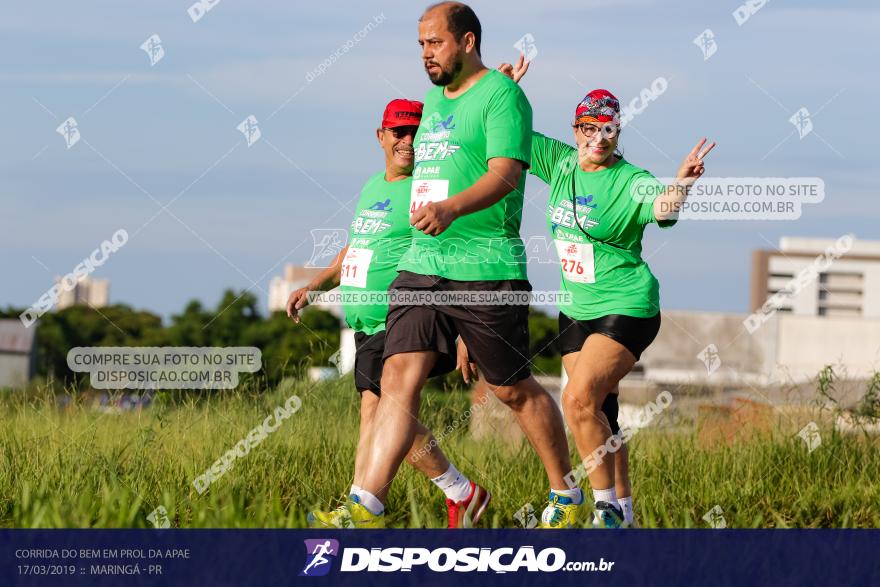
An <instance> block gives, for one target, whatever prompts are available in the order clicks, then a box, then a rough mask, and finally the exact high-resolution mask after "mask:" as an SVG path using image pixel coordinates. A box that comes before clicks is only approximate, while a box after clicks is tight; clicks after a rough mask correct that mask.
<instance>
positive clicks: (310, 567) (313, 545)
mask: <svg viewBox="0 0 880 587" xmlns="http://www.w3.org/2000/svg"><path fill="white" fill-rule="evenodd" d="M305 543H306V566H305V567H303V570H302V571H301V572H300V574H299V576H300V577H323V576H324V575H326V574H327V573H329V572H330V568H331V567H332V566H333V559H335V558H336V556H337V555H338V554H339V541H338V540H333V539H332V538H313V539H307V540H305Z"/></svg>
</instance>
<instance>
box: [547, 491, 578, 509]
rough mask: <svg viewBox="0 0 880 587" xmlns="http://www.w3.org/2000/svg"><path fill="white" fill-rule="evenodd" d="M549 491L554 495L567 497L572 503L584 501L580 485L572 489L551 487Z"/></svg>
mask: <svg viewBox="0 0 880 587" xmlns="http://www.w3.org/2000/svg"><path fill="white" fill-rule="evenodd" d="M550 491H552V492H553V493H555V494H556V495H561V496H562V497H567V498H569V499H570V500H571V502H572V503H574V504H578V505H580V504H582V503H583V502H584V494H583V492H582V491H581V488H580V487H575V488H574V489H553V488H552V487H551V488H550Z"/></svg>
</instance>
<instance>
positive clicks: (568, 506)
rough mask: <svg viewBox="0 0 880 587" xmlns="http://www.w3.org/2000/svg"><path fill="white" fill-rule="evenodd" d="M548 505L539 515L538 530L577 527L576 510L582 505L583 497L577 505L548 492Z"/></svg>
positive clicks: (572, 501) (569, 499)
mask: <svg viewBox="0 0 880 587" xmlns="http://www.w3.org/2000/svg"><path fill="white" fill-rule="evenodd" d="M549 500H550V503H548V504H547V507H546V508H544V513H543V514H541V524H540V525H539V526H538V528H573V527H574V526H576V525H577V510H578V507H580V506H581V505H582V504H583V503H584V498H583V495H581V500H580V501H579V502H577V503H575V502H574V500H573V499H571V498H570V497H565V496H564V495H559V494H557V493H555V492H553V491H551V492H550V497H549Z"/></svg>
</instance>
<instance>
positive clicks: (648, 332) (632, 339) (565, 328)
mask: <svg viewBox="0 0 880 587" xmlns="http://www.w3.org/2000/svg"><path fill="white" fill-rule="evenodd" d="M659 331H660V312H657V314H655V315H654V316H652V317H650V318H634V317H632V316H624V315H623V314H609V315H607V316H602V317H600V318H594V319H593V320H574V319H573V318H569V317H568V316H566V315H565V314H563V313H562V312H560V313H559V347H560V349H559V350H560V351H561V352H562V354H563V355H567V354H569V353H576V352H578V351H579V350H581V348H582V347H583V346H584V341H585V340H587V337H588V336H590V335H591V334H604V335H605V336H607V337H608V338H610V339H612V340H615V341H617V342H619V343H620V344H622V345H623V346H625V347H626V348H627V350H628V351H629V352H631V353H632V354H633V356H634V357H635V358H636V361H638V360H639V358H640V357H641V356H642V353H643V352H645V349H646V348H648V345H650V344H651V343H652V342H654V339H655V338H656V337H657V333H658V332H659Z"/></svg>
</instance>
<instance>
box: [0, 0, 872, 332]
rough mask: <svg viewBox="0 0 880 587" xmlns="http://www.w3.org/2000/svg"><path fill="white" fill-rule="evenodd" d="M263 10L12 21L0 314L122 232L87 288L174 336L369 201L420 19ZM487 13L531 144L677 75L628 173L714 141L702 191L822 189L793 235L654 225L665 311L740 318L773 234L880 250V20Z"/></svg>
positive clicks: (776, 6)
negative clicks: (704, 49)
mask: <svg viewBox="0 0 880 587" xmlns="http://www.w3.org/2000/svg"><path fill="white" fill-rule="evenodd" d="M255 4H256V3H245V2H240V1H235V0H220V1H219V2H218V3H217V4H216V5H214V7H213V8H212V9H211V10H210V11H209V12H207V13H206V14H205V15H204V16H203V17H202V18H201V19H200V20H199V21H198V22H193V21H192V19H191V18H190V17H189V16H188V15H187V8H188V6H189V5H190V2H188V1H187V0H184V1H182V2H170V1H167V2H151V3H121V2H110V1H106V2H105V1H96V2H90V3H69V2H40V3H18V4H17V5H15V6H13V5H12V4H11V3H4V4H3V5H2V7H0V49H2V50H0V63H2V67H0V103H2V113H3V117H4V125H3V126H4V133H3V139H2V141H0V197H2V200H3V203H4V206H3V210H4V213H3V214H2V215H0V247H2V250H3V255H2V257H0V271H2V275H3V276H4V278H3V279H2V288H0V304H4V305H5V304H13V305H17V306H25V305H29V304H31V303H32V302H34V301H35V300H36V299H37V298H38V297H39V296H40V295H41V294H42V293H43V292H45V291H46V290H47V289H48V288H49V287H50V286H51V285H52V283H53V278H54V276H55V275H63V274H65V273H67V272H69V271H71V270H72V269H73V267H74V266H75V265H76V264H77V263H78V262H79V261H81V260H82V259H83V258H84V257H85V256H87V255H88V254H89V253H90V252H91V251H92V250H93V249H94V248H95V247H96V246H98V245H99V243H100V242H101V241H102V240H104V239H108V238H110V236H111V235H112V234H113V233H114V231H116V230H117V229H119V228H125V229H126V230H127V231H128V232H129V234H130V235H131V238H130V241H129V243H128V244H127V245H126V246H125V247H124V248H123V249H121V250H120V251H119V252H118V253H117V254H116V255H114V256H112V257H111V258H110V260H108V261H107V263H106V264H105V265H104V266H102V267H101V268H99V269H98V270H97V271H96V272H95V274H94V276H95V277H106V278H109V279H110V280H111V299H112V301H123V302H126V303H128V304H131V305H133V306H135V307H137V308H145V309H149V310H152V311H155V312H158V313H160V314H162V315H166V316H167V315H169V314H171V313H174V312H177V311H179V310H181V309H182V308H183V306H184V304H185V303H186V302H187V301H188V300H190V299H192V298H199V299H201V300H202V301H203V302H205V303H206V304H209V305H214V304H215V303H216V302H217V301H218V299H219V297H220V295H221V292H222V290H223V289H224V288H228V287H232V288H236V289H242V288H251V289H252V291H253V292H254V293H255V294H256V295H257V296H258V298H260V300H261V303H262V304H263V305H264V306H265V303H266V294H265V291H266V290H267V289H268V282H269V279H270V278H271V277H272V276H273V275H276V274H279V273H280V272H281V268H282V266H283V264H284V263H286V262H292V263H297V264H301V263H304V262H305V261H306V260H307V259H308V258H309V256H310V254H311V249H312V245H311V238H310V234H309V230H310V229H312V228H345V227H347V225H348V222H349V221H350V216H351V214H352V213H353V210H354V205H355V200H356V195H357V192H358V190H359V188H360V186H361V185H362V184H363V182H364V181H365V180H366V179H367V178H368V177H369V176H370V175H371V174H373V173H376V172H377V171H379V170H381V168H382V165H383V162H382V157H381V152H380V151H379V148H378V146H377V145H376V144H375V139H374V136H373V129H375V127H376V126H377V125H378V123H379V119H380V115H381V112H382V108H383V107H384V105H385V103H386V102H387V101H388V100H389V99H391V98H394V97H400V96H406V97H410V98H414V99H421V98H422V97H423V96H424V93H425V91H426V90H427V89H428V87H429V84H428V81H427V78H426V76H425V74H424V72H423V70H422V67H421V62H420V59H419V47H418V45H417V30H416V22H417V19H418V17H419V15H420V13H421V10H422V6H421V5H419V4H413V3H411V2H358V3H342V2H333V1H325V2H321V3H303V4H300V3H290V2H261V3H259V4H258V5H255ZM472 6H473V7H474V9H475V10H476V12H477V14H478V16H479V17H480V19H481V21H482V23H483V29H484V34H483V47H482V53H483V57H484V60H485V62H486V63H487V65H490V66H495V65H497V64H498V63H499V62H501V61H510V60H513V59H515V58H516V55H517V53H516V50H515V49H514V48H513V45H514V43H515V42H516V41H517V40H518V39H519V38H520V37H522V36H523V35H524V34H526V33H531V34H532V35H533V37H534V39H535V45H536V47H537V50H538V54H537V57H536V58H535V61H534V64H533V67H532V69H531V71H530V72H529V74H528V76H527V77H526V79H525V80H524V81H523V87H524V89H525V91H526V94H527V95H528V97H529V99H530V101H531V103H532V107H533V110H534V113H535V129H536V130H540V131H542V132H544V133H545V134H549V135H551V136H555V137H558V138H563V139H566V140H570V127H569V122H570V118H571V114H572V112H573V109H574V107H575V105H576V104H577V102H578V101H579V100H580V98H581V97H582V96H583V95H584V94H585V93H586V91H588V90H590V89H592V88H595V87H604V88H608V89H610V90H611V91H613V92H615V93H616V94H617V95H618V97H620V98H621V101H622V102H624V103H626V102H628V101H629V100H631V99H632V98H633V97H635V96H637V95H638V93H639V91H640V90H641V89H642V88H645V87H647V86H649V85H650V84H651V82H652V80H654V79H655V78H657V77H660V76H662V77H665V78H666V79H667V80H668V89H667V91H666V92H665V93H664V94H663V95H662V96H660V97H658V99H657V100H656V101H654V102H653V103H651V104H650V105H649V106H648V107H647V108H646V109H645V110H644V111H643V112H642V113H641V114H639V115H638V116H637V117H636V118H635V119H634V120H633V122H632V125H631V127H627V129H625V130H624V133H623V135H622V138H621V145H622V146H623V148H624V150H625V153H626V157H627V159H628V160H630V161H632V162H633V163H635V164H636V165H639V166H641V167H644V168H646V169H649V170H650V171H652V172H653V173H654V174H656V175H659V176H664V175H671V174H673V173H674V171H675V169H676V168H677V166H678V163H679V161H680V160H681V158H682V157H683V156H684V155H685V154H686V153H687V151H688V150H689V149H690V148H691V146H692V145H693V144H694V143H695V142H696V140H697V139H698V138H700V137H701V136H704V135H705V136H709V137H710V138H711V139H712V140H715V141H717V142H718V144H719V146H718V147H717V148H716V149H715V151H714V152H713V153H712V155H711V156H710V157H709V159H708V160H707V169H708V173H709V174H711V175H715V176H726V177H734V176H736V177H797V176H818V177H821V178H823V179H824V181H825V185H826V197H825V201H824V202H822V203H820V204H814V205H809V206H806V207H805V209H804V213H803V216H802V217H801V218H800V219H799V220H795V221H763V222H742V221H739V222H734V221H725V222H722V221H714V222H708V221H706V222H695V221H692V222H681V223H679V226H677V227H676V228H675V229H673V230H669V231H662V232H661V231H659V230H657V229H656V227H651V228H649V230H648V231H647V233H646V238H645V243H644V249H645V256H646V257H648V258H649V263H650V265H651V267H652V269H653V271H654V272H655V274H656V275H657V277H658V278H659V279H660V283H661V300H662V305H663V306H664V307H665V308H667V309H699V310H718V311H728V312H743V311H746V310H747V309H748V303H749V283H748V280H749V268H750V260H751V251H752V250H754V249H758V248H772V247H773V246H775V245H776V244H777V243H778V239H779V237H780V236H782V235H793V236H817V237H829V238H836V237H838V236H840V235H842V234H844V233H847V232H852V233H854V234H856V236H858V237H860V238H874V239H877V238H880V231H878V229H877V221H878V220H880V206H878V205H877V203H876V198H877V197H878V193H877V189H876V187H875V185H874V184H873V179H874V178H873V172H874V168H875V167H876V165H875V163H874V157H875V153H876V148H875V147H872V146H871V145H873V144H874V138H875V137H876V136H877V131H878V130H880V124H878V122H877V116H876V115H875V114H874V113H873V112H874V110H875V109H876V106H875V105H874V101H875V98H876V96H877V95H878V89H880V88H878V76H877V75H876V71H877V66H876V63H877V62H878V59H880V47H878V43H877V41H876V37H877V31H880V9H878V8H877V6H876V5H870V4H869V3H867V2H865V3H855V2H839V3H835V4H831V3H818V2H797V3H795V2H781V1H780V2H769V3H767V4H766V5H765V6H763V7H762V8H761V9H760V10H759V11H758V12H757V13H755V14H754V15H752V16H751V17H750V18H749V19H748V20H747V21H746V22H745V23H744V24H742V25H741V26H740V25H738V24H737V22H736V21H735V19H734V17H733V16H732V12H733V11H734V10H735V9H736V8H737V6H739V2H736V1H734V2H727V1H724V2H712V3H697V2H647V1H645V2H639V1H616V2H605V1H599V2H590V3H584V2H575V1H566V2H562V1H557V0H549V1H544V2H540V3H539V2H529V3H522V4H520V5H518V6H515V5H513V4H512V3H508V2H473V3H472ZM374 17H379V20H381V22H380V23H379V24H374V25H373V27H372V30H370V31H369V32H368V33H367V34H366V36H365V37H364V38H363V39H362V40H359V41H358V42H357V43H356V44H355V46H354V47H353V48H352V49H351V50H350V51H348V52H347V53H345V54H344V55H341V56H340V57H339V59H338V60H336V61H335V62H334V63H333V64H332V66H330V67H329V68H328V69H327V71H326V72H325V73H324V74H323V75H320V76H318V77H317V78H315V79H313V80H312V81H311V82H308V81H307V74H308V73H309V72H310V71H312V70H314V68H316V67H317V66H318V64H319V63H321V62H322V61H323V60H324V59H326V58H328V57H329V56H330V55H332V54H333V53H334V52H335V51H336V50H337V49H338V48H339V47H341V46H343V45H345V43H346V41H348V40H350V39H353V38H354V36H355V34H356V33H357V32H358V31H359V30H361V29H363V28H364V27H365V26H366V25H367V24H368V23H370V22H371V21H374ZM707 28H709V29H711V30H712V31H713V33H714V35H715V41H716V43H717V46H718V50H717V52H716V53H715V54H714V55H713V56H712V57H711V58H710V59H708V60H704V59H703V55H702V53H701V51H700V49H699V48H698V47H697V46H696V45H694V44H693V42H692V41H693V39H694V38H695V37H697V36H698V35H699V34H700V33H701V32H702V31H703V30H704V29H707ZM153 34H158V35H159V37H160V38H161V40H162V45H163V48H164V50H165V56H164V58H163V59H162V60H161V61H159V62H158V63H157V64H156V65H155V66H152V67H151V66H150V63H149V60H148V57H147V54H146V53H145V52H144V51H142V50H141V49H140V45H141V44H142V43H143V42H144V41H145V40H146V39H147V38H148V37H150V36H151V35H153ZM872 71H873V72H874V73H870V72H872ZM801 107H806V108H807V109H808V110H809V111H810V112H811V113H813V119H812V120H813V124H814V132H813V133H811V134H810V135H807V136H805V137H804V138H803V139H799V138H798V136H797V134H796V133H795V129H794V126H793V125H792V124H791V123H790V122H789V120H788V119H789V117H790V116H791V115H792V114H794V113H795V111H797V110H798V109H799V108H801ZM248 115H254V116H255V117H256V118H257V120H258V121H259V124H260V130H261V132H262V139H261V140H260V141H258V142H256V143H255V144H253V145H252V146H251V147H248V146H247V145H246V143H245V141H244V137H243V135H242V134H241V133H239V131H238V130H236V126H237V125H238V124H239V123H240V122H241V121H242V120H243V119H244V118H245V117H247V116H248ZM69 116H73V117H74V118H76V120H77V122H78V125H79V130H80V133H81V137H82V139H83V140H82V141H81V142H79V143H77V144H76V145H74V146H73V147H72V148H71V149H66V147H65V144H64V140H63V138H62V137H61V136H60V135H59V134H57V133H56V132H55V128H56V127H57V126H58V125H59V124H60V123H61V122H62V121H63V120H65V119H66V118H67V117H69ZM175 198H176V199H175ZM527 198H528V200H529V201H530V203H531V204H530V205H528V206H527V207H526V211H525V213H524V220H523V231H522V232H523V236H524V237H528V236H532V235H544V234H546V225H545V220H544V216H543V210H544V208H545V205H546V191H545V190H544V186H543V184H541V182H540V181H539V180H537V179H536V178H534V177H530V178H529V180H528V183H527ZM172 200H174V202H173V203H172V204H170V206H168V208H167V211H160V210H161V208H160V205H164V204H167V203H168V202H170V201H172ZM157 202H159V204H157ZM157 213H158V215H157ZM557 275H558V274H557V269H556V268H555V267H553V266H547V265H544V266H535V267H533V268H532V269H531V270H530V277H531V280H532V282H533V286H534V287H535V289H552V288H555V286H556V281H557V279H558V277H557ZM254 282H256V285H252V284H253V283H254Z"/></svg>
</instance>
